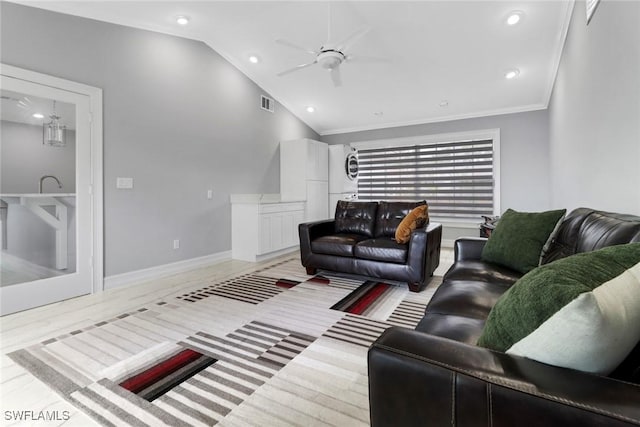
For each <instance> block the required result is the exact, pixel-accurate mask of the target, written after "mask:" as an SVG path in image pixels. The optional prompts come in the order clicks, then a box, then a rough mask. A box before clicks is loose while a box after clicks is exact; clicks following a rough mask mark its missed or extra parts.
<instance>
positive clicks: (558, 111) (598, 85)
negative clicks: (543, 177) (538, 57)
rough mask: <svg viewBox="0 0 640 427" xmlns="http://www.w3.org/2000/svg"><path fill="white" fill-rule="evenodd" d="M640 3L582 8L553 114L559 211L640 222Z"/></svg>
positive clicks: (560, 76) (553, 168) (553, 189)
mask: <svg viewBox="0 0 640 427" xmlns="http://www.w3.org/2000/svg"><path fill="white" fill-rule="evenodd" d="M639 21H640V2H636V1H601V2H600V4H599V5H598V8H597V10H596V12H595V14H594V15H593V18H592V20H591V22H590V23H589V25H588V26H587V25H586V19H585V4H584V1H583V0H580V1H578V2H576V5H575V8H574V11H573V17H572V20H571V26H570V28H569V33H568V35H567V40H566V43H565V46H564V51H563V54H562V61H561V63H560V69H559V72H558V77H557V79H556V83H555V87H554V90H553V95H552V97H551V103H550V107H549V123H550V141H551V153H550V157H551V177H552V179H551V193H552V205H553V206H558V207H560V206H562V207H566V208H568V209H572V208H575V207H579V206H588V207H593V208H597V209H602V210H609V211H614V212H624V213H632V214H639V215H640V24H639Z"/></svg>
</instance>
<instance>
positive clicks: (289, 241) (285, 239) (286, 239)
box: [282, 212, 295, 248]
mask: <svg viewBox="0 0 640 427" xmlns="http://www.w3.org/2000/svg"><path fill="white" fill-rule="evenodd" d="M294 213H295V212H286V213H284V214H283V215H282V247H283V248H288V247H290V246H293V245H294V244H295V236H294V233H293V228H294V223H293V217H294Z"/></svg>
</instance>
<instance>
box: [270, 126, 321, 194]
mask: <svg viewBox="0 0 640 427" xmlns="http://www.w3.org/2000/svg"><path fill="white" fill-rule="evenodd" d="M328 179H329V146H328V145H327V144H326V143H324V142H319V141H314V140H312V139H306V138H305V139H296V140H291V141H282V142H281V143H280V198H281V200H282V201H283V202H285V201H303V200H307V199H308V197H309V194H307V188H308V186H307V181H328Z"/></svg>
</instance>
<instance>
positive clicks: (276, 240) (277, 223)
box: [269, 213, 284, 251]
mask: <svg viewBox="0 0 640 427" xmlns="http://www.w3.org/2000/svg"><path fill="white" fill-rule="evenodd" d="M283 215H284V214H283V213H274V214H270V215H269V217H270V220H271V221H270V226H271V230H270V231H271V250H272V251H277V250H278V249H282V248H283V246H282V229H283V227H282V217H283Z"/></svg>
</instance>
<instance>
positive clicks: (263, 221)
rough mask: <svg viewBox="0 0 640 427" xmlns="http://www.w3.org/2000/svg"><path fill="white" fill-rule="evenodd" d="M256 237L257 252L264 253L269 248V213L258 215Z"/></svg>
mask: <svg viewBox="0 0 640 427" xmlns="http://www.w3.org/2000/svg"><path fill="white" fill-rule="evenodd" d="M258 238H259V239H260V241H259V242H258V254H265V253H267V252H269V251H270V250H271V247H272V244H271V215H265V214H263V215H260V232H259V236H258Z"/></svg>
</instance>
